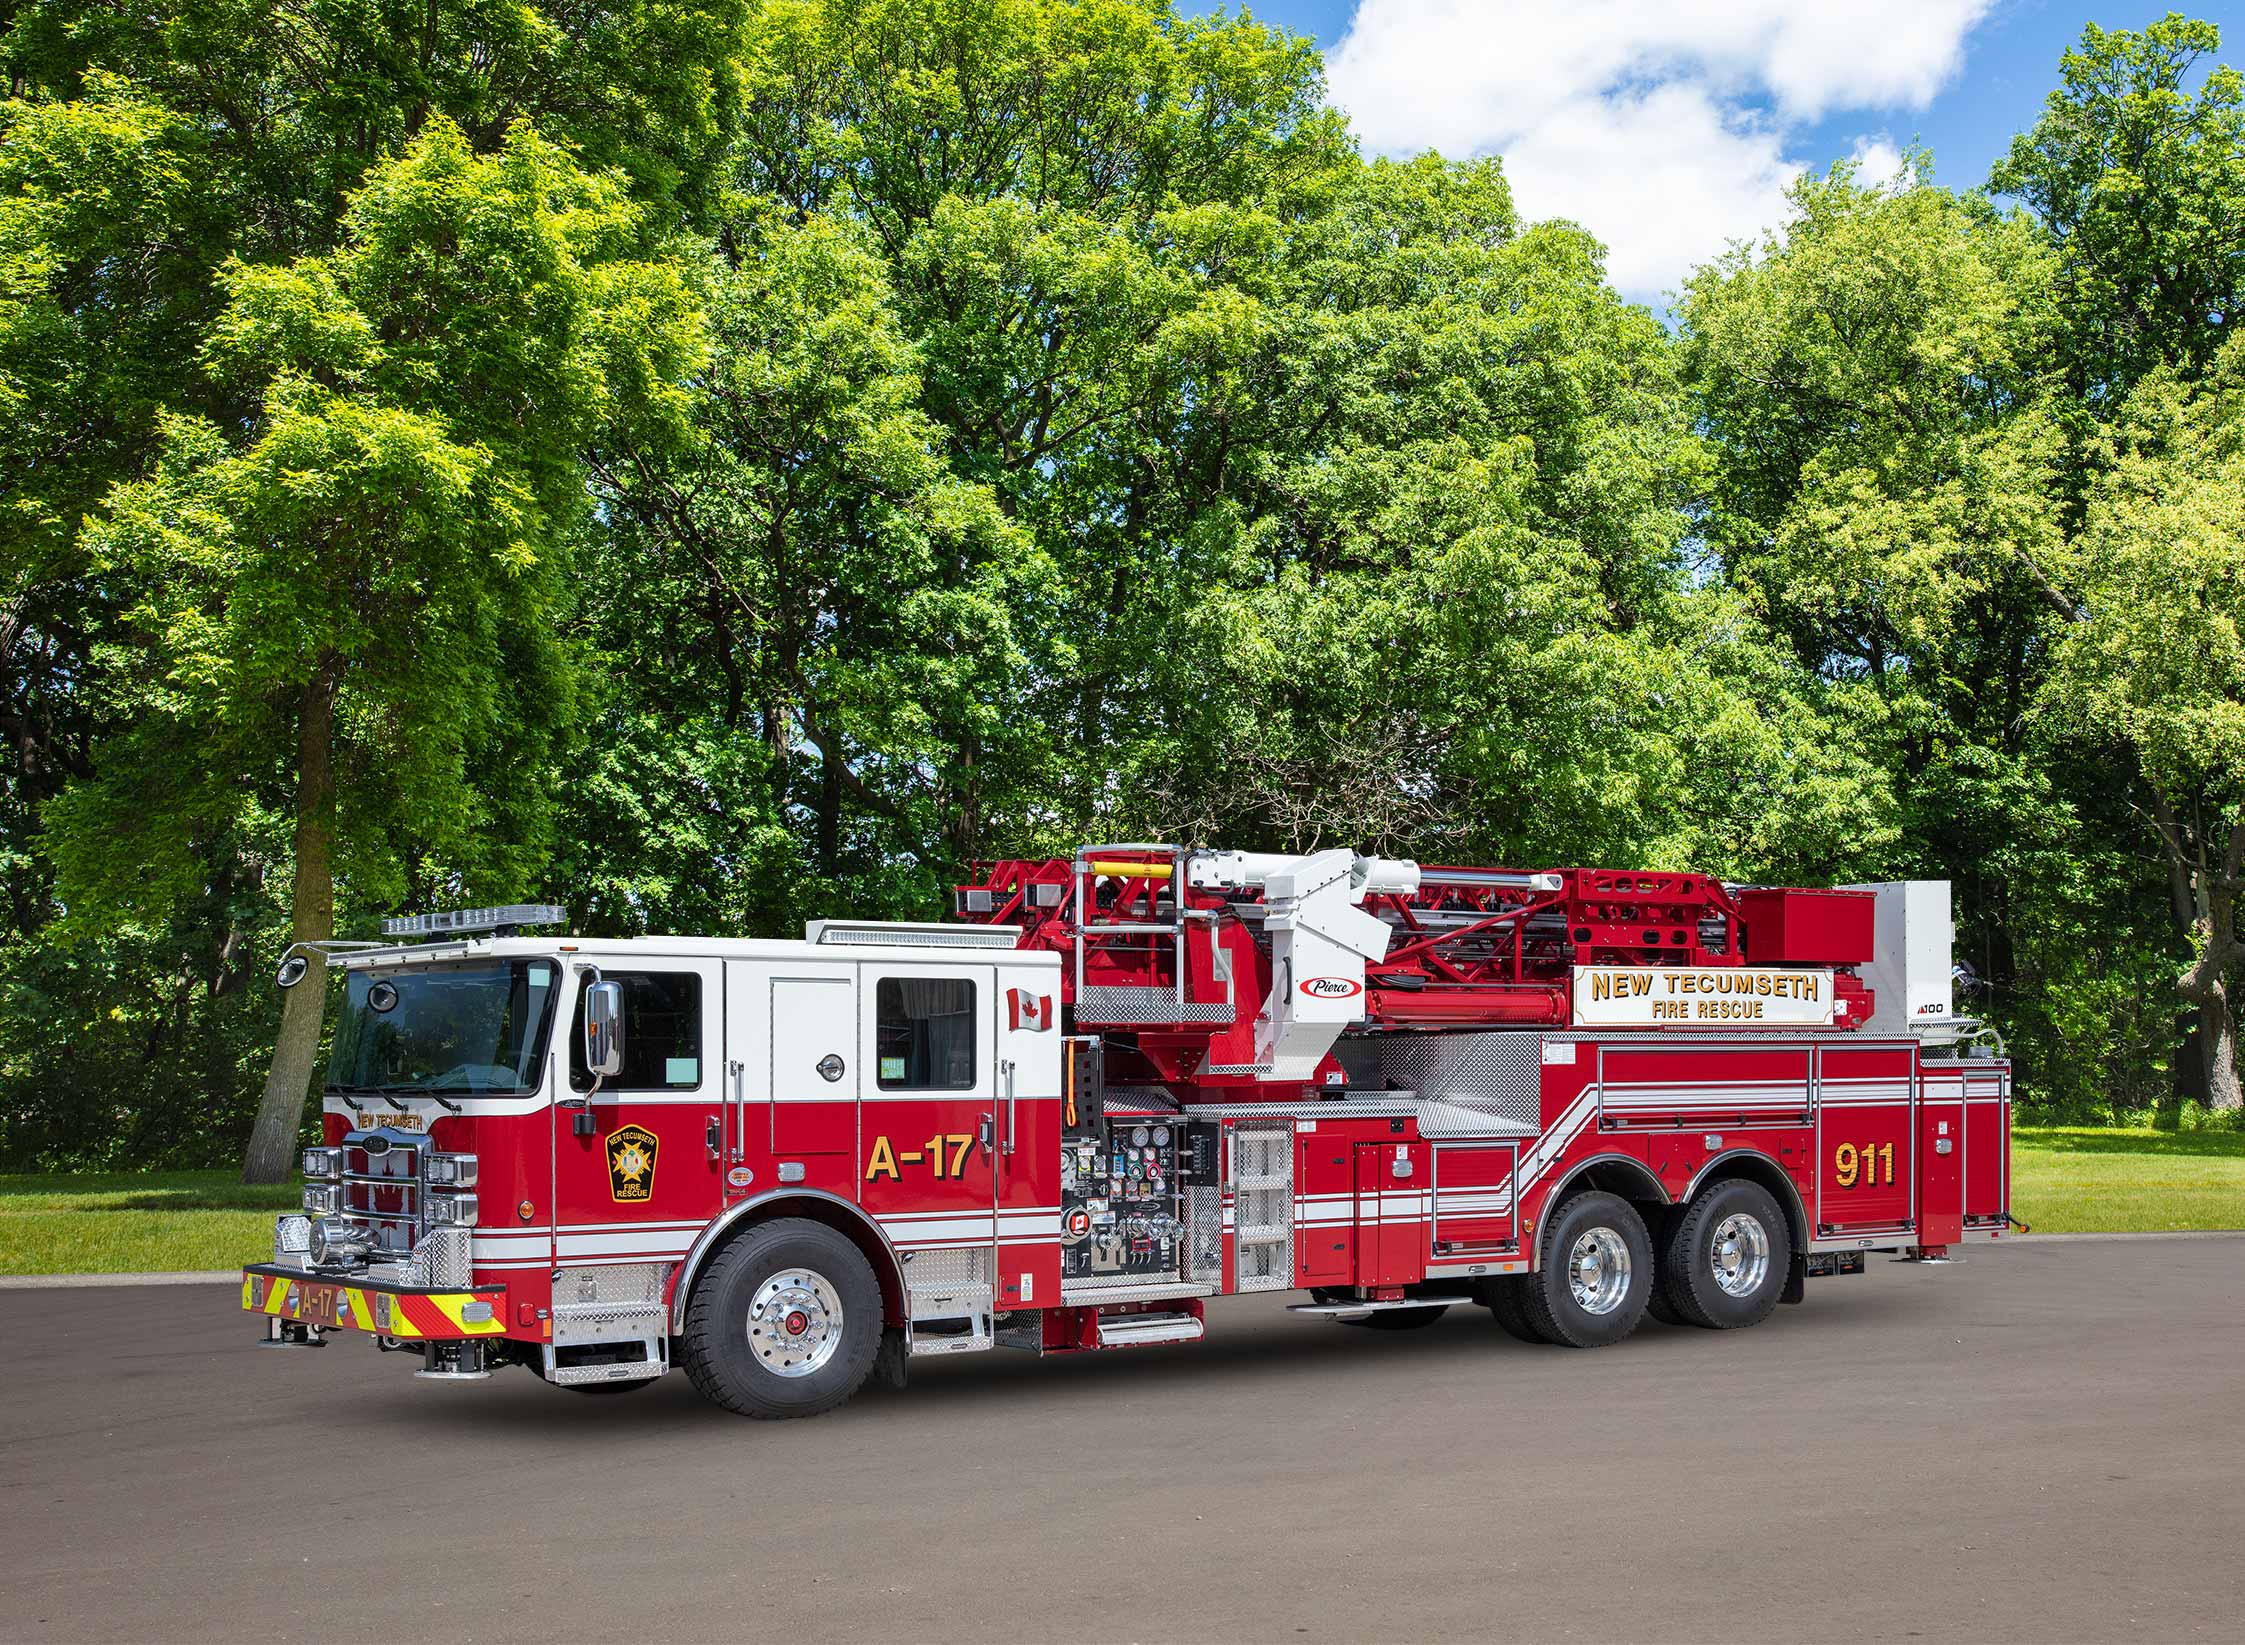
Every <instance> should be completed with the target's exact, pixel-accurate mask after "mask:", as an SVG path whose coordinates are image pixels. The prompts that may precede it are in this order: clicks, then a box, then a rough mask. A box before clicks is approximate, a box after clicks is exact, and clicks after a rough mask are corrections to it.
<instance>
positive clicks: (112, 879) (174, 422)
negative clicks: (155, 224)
mask: <svg viewBox="0 0 2245 1645" xmlns="http://www.w3.org/2000/svg"><path fill="white" fill-rule="evenodd" d="M635 227H636V224H635V222H634V212H633V210H632V208H631V207H630V206H629V205H628V203H627V202H626V201H625V200H624V199H623V198H622V196H621V194H620V193H619V191H618V190H617V189H616V187H615V186H614V185H613V184H612V183H610V182H608V181H605V180H601V179H595V178H592V177H588V176H587V175H585V174H584V173H582V172H580V171H578V170H576V169H575V168H574V167H573V166H572V165H571V164H570V163H569V161H568V159H567V157H566V156H564V155H563V154H561V153H560V152H559V151H558V150H556V149H554V148H552V147H551V146H550V145H548V144H546V143H544V142H543V141H541V140H540V139H539V138H537V137H536V136H535V135H533V134H532V133H531V132H530V131H529V130H528V129H527V128H518V129H517V130H516V131H515V132H514V133H513V134H512V135H510V137H509V138H508V139H507V141H506V143H505V144H504V145H503V147H502V148H501V149H500V151H499V152H498V153H497V154H496V155H493V156H491V157H488V158H483V157H479V156H477V155H476V154H474V153H473V152H472V151H471V150H470V148H469V146H468V144H467V142H466V140H465V138H464V137H463V135H462V134H461V133H460V131H459V129H458V128H457V127H455V126H453V125H452V124H451V122H450V121H448V120H443V119H432V120H431V121H429V122H428V124H427V125H426V126H425V127H424V129H423V132H422V134H421V136H420V137H419V138H418V139H416V140H415V142H414V143H413V144H412V145H411V147H410V148H409V149H408V150H407V152H406V153H405V155H404V156H402V157H401V158H400V159H399V160H397V161H396V162H393V163H391V164H388V165H385V166H383V167H380V168H378V169H377V170H376V171H375V172H374V174H373V175H372V176H371V177H370V178H369V180H368V182H367V184H366V186H365V187H364V188H363V189H361V190H360V191H359V192H358V194H357V195H355V196H354V197H353V199H352V202H351V205H350V209H349V211H348V213H347V218H346V224H345V234H344V237H343V243H342V245H341V246H340V247H339V248H338V249H337V251H336V252H335V253H334V254H332V255H331V256H327V257H319V258H306V259H300V260H298V261H297V262H295V263H292V264H289V265H287V266H285V267H263V268H257V267H250V266H247V265H242V264H236V265H233V266H232V267H231V268H230V269H229V270H228V272H227V275H226V282H227V286H228V289H229V294H230V300H229V303H228V306H227V309H226V311H225V313H224V314H223V315H222V317H221V318H220V320H219V322H218V324H217V326H216V327H215V328H214V330H213V333H212V335H211V340H210V343H209V345H208V348H207V355H208V359H209V362H210V365H211V367H212V369H213V371H214V372H215V373H216V374H218V375H219V376H220V377H221V378H223V379H225V380H227V381H229V382H231V383H233V384H235V385H238V386H240V387H241V388H242V389H243V390H244V391H245V392H246V393H247V394H248V395H250V396H251V397H252V398H253V402H254V403H255V405H256V407H257V412H256V415H255V417H254V419H253V420H252V421H251V422H250V424H249V426H248V427H247V429H246V430H245V431H244V434H243V436H242V437H240V438H230V437H229V435H228V432H227V431H225V430H222V429H221V428H219V427H218V426H217V425H215V424H212V423H210V422H208V421H204V420H199V419H193V418H188V417H173V418H171V419H170V420H169V421H168V423H167V427H166V436H165V440H164V446H163V451H162V455H161V457H160V459H159V462H158V465H157V469H156V472H155V473H154V474H153V475H152V476H150V477H149V478H148V479H146V480H143V481H138V482H135V483H133V484H130V485H127V486H124V487H121V488H119V489H118V491H117V492H116V493H114V494H113V496H112V497H111V499H110V501H109V504H108V507H107V508H106V510H105V513H104V518H103V519H102V521H101V523H100V524H99V526H98V527H97V530H96V533H95V540H94V545H93V555H94V560H95V564H96V568H97V570H98V572H99V574H100V575H101V577H102V578H103V579H104V581H105V582H107V583H109V584H110V585H112V586H113V587H115V588H116V589H117V590H118V591H119V596H118V597H119V600H120V604H121V605H122V606H123V608H124V620H125V623H126V624H127V626H128V630H129V632H130V635H131V640H130V641H129V642H128V643H129V644H130V645H131V647H132V648H133V650H134V651H135V652H136V653H138V656H137V657H136V659H135V661H134V665H133V667H132V669H131V670H130V677H136V678H138V679H139V680H140V681H142V682H144V683H143V684H141V685H140V686H139V687H138V689H140V690H142V691H144V692H145V696H144V697H143V698H142V699H141V701H140V702H139V703H138V704H137V705H136V707H137V713H136V714H135V715H134V716H133V719H132V722H131V725H130V729H129V730H127V731H125V732H124V733H122V734H120V735H119V736H117V737H116V738H114V739H112V740H111V741H110V743H109V744H107V745H106V746H105V747H104V748H103V749H102V750H101V751H100V752H99V754H98V756H97V761H96V764H97V768H98V775H97V776H96V777H95V778H94V779H92V780H91V781H88V782H84V783H81V784H79V785H78V786H76V787H75V788H73V790H72V791H71V792H70V793H69V794H68V795H67V796H65V797H64V798H63V799H61V800H60V801H58V802H56V803H55V804H54V805H53V806H51V807H50V808H49V829H50V834H51V836H52V841H53V848H54V850H55V853H56V856H57V860H58V863H59V865H60V868H61V871H62V879H63V885H64V888H65V894H66V896H67V897H68V898H69V900H70V901H71V903H72V906H73V909H74V911H75V912H77V913H78V914H79V915H80V917H82V918H93V917H95V916H96V915H98V914H101V913H110V912H115V913H123V912H137V911H147V910H161V909H162V908H164V907H166V906H167V905H170V904H173V903H176V902H178V901H180V900H182V899H183V898H185V897H187V896H189V895H191V894H192V893H193V891H194V889H195V886H196V875H197V873H198V867H199V858H198V855H197V853H196V851H195V850H194V844H195V841H196V840H197V838H198V837H199V836H200V835H202V834H205V833H207V832H209V831H212V830H215V829H221V828H225V827H228V826H231V825H234V824H235V823H237V822H238V821H239V820H240V818H241V816H242V808H243V806H244V805H245V803H247V801H248V800H249V798H250V796H252V795H253V794H254V793H255V791H256V789H257V788H258V787H260V786H262V785H265V784H278V785H279V787H280V789H281V791H282V792H284V793H285V794H286V795H287V796H288V808H289V810H290V812H291V813H292V815H293V817H294V828H293V841H292V848H291V857H292V864H293V866H292V875H293V889H292V901H291V920H290V936H291V939H292V940H293V941H295V942H311V943H316V942H321V941H325V940H326V939H328V938H329V937H331V936H332V935H333V932H334V906H335V882H336V878H337V876H338V874H339V873H340V874H342V875H344V876H346V877H347V878H348V879H349V880H350V881H351V882H352V883H353V884H354V885H355V886H356V888H357V890H358V894H359V895H360V896H361V897H362V898H363V899H365V900H367V901H370V902H374V903H381V902H384V901H388V900H391V899H393V898H394V897H395V896H396V895H397V894H398V893H399V892H400V891H401V890H402V888H403V882H404V877H405V875H406V874H407V873H409V872H420V873H424V874H426V873H429V872H437V873H441V874H446V875H449V876H452V877H455V878H457V879H458V880H460V881H463V882H465V883H466V884H467V885H468V886H470V887H473V886H475V885H478V884H481V883H483V882H484V881H485V879H486V878H487V877H488V878H490V879H493V880H496V881H504V880H507V879H509V878H511V877H513V874H514V873H516V872H519V870H520V869H521V868H522V867H523V866H524V865H525V864H527V863H530V862H535V861H536V860H537V856H538V854H539V852H540V850H541V848H542V845H543V827H544V822H545V815H544V813H545V807H544V803H543V800H542V797H541V791H540V790H541V785H540V784H538V783H536V782H528V783H526V782H523V781H520V780H519V773H521V772H522V771H525V770H528V771H537V770H540V769H541V768H542V763H543V760H544V757H545V751H546V750H547V749H548V748H549V747H550V745H551V743H552V741H553V739H554V737H555V735H556V733H557V730H558V728H559V725H560V723H561V721H562V719H563V717H564V716H565V715H566V713H567V709H568V703H569V696H568V683H567V676H566V674H565V672H564V670H563V668H562V667H561V659H560V656H559V654H558V650H557V647H556V645H555V642H554V640H553V637H552V629H551V625H552V616H553V612H554V610H555V609H556V606H557V605H558V603H559V600H560V596H561V591H562V583H561V578H562V573H563V569H564V566H565V555H566V549H567V544H568V541H569V539H570V536H571V534H572V533H573V532H574V531H575V530H576V529H577V528H578V526H579V525H580V523H581V521H582V518H583V502H582V487H581V481H580V479H579V474H580V470H579V468H578V465H577V461H576V457H575V454H576V453H577V452H578V451H579V450H580V449H581V448H582V446H583V444H584V443H585V442H586V441H587V440H588V439H589V438H590V437H591V436H592V434H593V433H594V431H595V429H596V427H597V426H598V425H599V423H600V421H601V419H602V418H603V417H604V416H605V415H607V414H608V413H609V411H610V409H611V408H610V406H609V404H608V401H609V399H610V395H611V391H612V389H613V388H615V387H616V386H617V385H623V386H625V387H626V389H627V390H628V387H629V385H631V384H633V383H634V382H640V381H645V380H646V379H647V378H648V377H649V376H650V375H653V376H658V377H659V375H660V372H659V370H658V371H657V372H655V373H652V374H650V373H649V372H648V371H647V370H646V369H645V368H644V367H643V366H641V365H640V364H638V363H637V362H634V361H633V360H632V358H631V354H632V352H633V351H640V352H641V353H643V354H644V353H645V352H646V351H649V350H653V351H657V352H658V353H659V352H660V351H663V350H666V349H667V350H669V351H670V352H671V353H672V354H673V355H677V356H680V357H682V356H683V351H684V348H685V347H686V346H687V345H689V344H690V341H691V331H690V328H689V327H686V326H684V325H681V324H678V323H675V321H676V319H677V317H679V316H682V315H685V314H688V313H690V306H689V305H688V304H687V302H686V300H685V297H684V294H683V292H682V290H680V289H678V285H677V281H676V279H675V276H674V275H673V274H671V273H670V272H669V271H667V270H664V269H662V268H658V267H655V266H652V265H647V264H642V263H638V262H634V261H631V260H630V259H629V258H628V257H627V256H626V255H624V254H625V253H628V251H629V250H630V247H631V244H632V237H633V233H634V230H635ZM665 322H673V323H669V324H666V323H665ZM677 363H678V362H677V361H676V360H674V361H673V362H672V368H673V369H675V366H676V364H677ZM114 677H116V678H120V679H123V678H127V677H128V671H127V670H126V669H124V668H122V667H120V668H119V669H118V670H116V671H115V676H114ZM415 854H418V857H419V859H420V860H416V855H415ZM319 993H320V991H319V989H318V988H317V987H316V986H314V987H309V988H301V989H299V990H298V991H296V992H294V993H292V994H290V995H289V996H288V998H287V1004H286V1006H285V1007H284V1009H283V1013H282V1021H281V1032H280V1038H279V1042H278V1045H277V1047H276V1050H275V1054H274V1060H273V1068H272V1072H271V1075H270V1077H269V1079H268V1081H267V1085H266V1091H265V1098H264V1102H263V1105H262V1106H261V1108H260V1110H259V1116H258V1123H257V1126H256V1129H255V1131H254V1133H253V1135H252V1139H251V1145H250V1152H249V1157H248V1162H247V1165H246V1168H245V1171H246V1174H247V1175H248V1177H249V1178H250V1179H251V1180H258V1181H269V1180H275V1179H277V1178H278V1177H279V1176H280V1175H281V1174H283V1173H284V1172H285V1171H286V1170H287V1168H288V1163H289V1150H290V1145H291V1143H292V1142H293V1140H294V1137H295V1135H296V1130H297V1126H298V1123H299V1121H300V1118H301V1114H302V1110H303V1102H304V1091H305V1086H306V1083H307V1081H308V1079H309V1076H310V1072H311V1066H312V1061H313V1058H314V1055H315V1052H316V1049H317V1045H318V1039H319V1017H320V998H319Z"/></svg>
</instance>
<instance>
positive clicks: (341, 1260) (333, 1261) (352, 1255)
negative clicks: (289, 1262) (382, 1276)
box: [312, 1217, 374, 1268]
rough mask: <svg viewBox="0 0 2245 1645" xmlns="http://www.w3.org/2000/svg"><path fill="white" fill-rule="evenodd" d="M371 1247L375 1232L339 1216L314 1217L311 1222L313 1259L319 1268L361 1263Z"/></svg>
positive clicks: (359, 1223) (362, 1224)
mask: <svg viewBox="0 0 2245 1645" xmlns="http://www.w3.org/2000/svg"><path fill="white" fill-rule="evenodd" d="M373 1245H374V1231H373V1230H372V1229H371V1228H369V1227H367V1226H366V1224H364V1223H362V1222H346V1221H345V1220H344V1219H343V1218H341V1217H315V1218H314V1219H313V1221H312V1260H313V1261H314V1262H315V1263H317V1264H319V1265H320V1266H321V1267H322V1268H326V1267H331V1266H342V1267H350V1266H352V1265H353V1264H355V1263H360V1262H363V1261H365V1260H366V1254H367V1252H368V1251H369V1250H370V1249H372V1247H373Z"/></svg>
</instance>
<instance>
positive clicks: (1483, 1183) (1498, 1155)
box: [1429, 1142, 1520, 1262]
mask: <svg viewBox="0 0 2245 1645" xmlns="http://www.w3.org/2000/svg"><path fill="white" fill-rule="evenodd" d="M1433 1151H1434V1163H1433V1167H1432V1170H1433V1176H1434V1180H1433V1182H1432V1183H1430V1184H1429V1187H1430V1188H1431V1189H1432V1190H1433V1193H1434V1230H1433V1257H1434V1260H1435V1261H1437V1262H1448V1261H1455V1260H1456V1259H1457V1258H1459V1257H1461V1256H1465V1255H1468V1254H1478V1253H1481V1252H1487V1251H1507V1250H1510V1249H1511V1248H1512V1247H1513V1245H1514V1244H1515V1243H1517V1240H1518V1235H1517V1233H1516V1232H1515V1230H1516V1229H1517V1227H1518V1223H1517V1220H1516V1219H1517V1217H1518V1214H1519V1212H1518V1207H1516V1206H1515V1205H1514V1204H1513V1174H1514V1168H1515V1163H1516V1162H1517V1161H1518V1159H1519V1157H1520V1145H1519V1144H1518V1143H1517V1142H1438V1143H1436V1144H1434V1150H1433Z"/></svg>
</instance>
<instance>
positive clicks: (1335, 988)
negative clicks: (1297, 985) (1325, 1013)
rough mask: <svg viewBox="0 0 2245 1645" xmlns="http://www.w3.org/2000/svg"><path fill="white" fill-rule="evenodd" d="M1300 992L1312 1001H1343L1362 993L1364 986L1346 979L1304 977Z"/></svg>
mask: <svg viewBox="0 0 2245 1645" xmlns="http://www.w3.org/2000/svg"><path fill="white" fill-rule="evenodd" d="M1302 992H1303V993H1305V994H1307V995H1309V997H1310V998H1311V999H1313V1000H1345V999H1351V998H1354V997H1355V996H1356V995H1358V994H1361V993H1363V992H1364V984H1362V983H1360V982H1353V981H1351V980H1350V979H1349V978H1347V977H1304V978H1303V979H1302Z"/></svg>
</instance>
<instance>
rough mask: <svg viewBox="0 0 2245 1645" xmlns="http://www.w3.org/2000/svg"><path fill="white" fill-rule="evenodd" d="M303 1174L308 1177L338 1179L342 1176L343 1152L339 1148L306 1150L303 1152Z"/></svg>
mask: <svg viewBox="0 0 2245 1645" xmlns="http://www.w3.org/2000/svg"><path fill="white" fill-rule="evenodd" d="M304 1174H305V1175H306V1176H308V1177H339V1176H341V1175H342V1174H343V1150H342V1149H340V1148H307V1149H305V1150H304Z"/></svg>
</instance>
